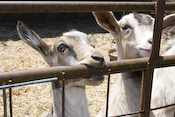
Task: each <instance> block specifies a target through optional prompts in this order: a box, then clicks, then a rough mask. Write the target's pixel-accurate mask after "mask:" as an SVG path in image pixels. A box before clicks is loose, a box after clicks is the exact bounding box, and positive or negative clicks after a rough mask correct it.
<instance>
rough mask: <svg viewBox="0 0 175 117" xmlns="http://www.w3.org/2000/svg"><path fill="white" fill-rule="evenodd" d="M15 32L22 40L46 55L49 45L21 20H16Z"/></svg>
mask: <svg viewBox="0 0 175 117" xmlns="http://www.w3.org/2000/svg"><path fill="white" fill-rule="evenodd" d="M17 32H18V35H19V36H20V38H21V39H22V40H24V42H26V43H27V44H28V45H30V46H31V47H32V48H34V49H36V50H37V51H38V52H40V53H41V54H42V55H43V56H47V54H48V47H49V46H48V45H47V44H46V43H45V42H44V41H42V39H41V38H40V37H39V36H38V35H37V34H36V33H35V32H34V31H33V30H31V29H30V28H29V27H28V26H27V25H25V24H24V23H23V22H22V21H18V22H17Z"/></svg>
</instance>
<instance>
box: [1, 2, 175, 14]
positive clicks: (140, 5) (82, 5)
mask: <svg viewBox="0 0 175 117" xmlns="http://www.w3.org/2000/svg"><path fill="white" fill-rule="evenodd" d="M155 4H156V2H115V1H113V2H108V1H105V2H97V1H96V2H95V1H86V2H85V1H81V2H78V1H77V2H75V1H72V2H71V1H69V2H68V1H0V13H59V12H92V11H115V12H123V11H129V12H130V11H154V10H155ZM174 6H175V2H167V3H166V6H165V10H174Z"/></svg>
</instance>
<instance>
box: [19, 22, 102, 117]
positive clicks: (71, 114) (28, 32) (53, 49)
mask: <svg viewBox="0 0 175 117" xmlns="http://www.w3.org/2000/svg"><path fill="white" fill-rule="evenodd" d="M17 32H18V35H19V36H20V38H21V39H22V40H24V42H26V43H27V44H28V45H29V46H31V47H32V48H34V49H35V50H37V51H38V52H39V53H40V54H41V55H42V57H43V58H44V59H45V61H46V62H47V63H48V64H49V66H51V67H52V66H65V65H79V64H85V65H88V66H91V67H94V68H102V67H103V66H104V57H103V55H102V54H101V53H100V52H99V51H98V50H97V49H95V48H94V43H93V40H92V39H90V38H89V37H88V35H87V34H85V33H83V32H79V31H76V30H73V31H70V32H66V33H63V35H62V36H60V37H56V39H55V40H54V38H52V40H53V43H51V44H47V43H46V42H44V41H43V39H42V38H41V37H39V35H37V34H36V33H35V32H34V31H33V30H32V29H30V28H29V27H28V26H27V25H26V24H24V23H23V22H22V21H18V22H17ZM103 80H104V77H103V76H95V77H91V78H78V79H69V80H65V113H64V114H65V116H66V117H89V116H90V114H89V110H88V102H87V97H86V92H85V86H86V85H93V86H96V85H99V84H100V83H102V82H103ZM51 95H52V109H51V111H50V112H49V113H47V115H43V116H54V117H61V116H62V111H61V110H62V82H61V81H53V82H51Z"/></svg>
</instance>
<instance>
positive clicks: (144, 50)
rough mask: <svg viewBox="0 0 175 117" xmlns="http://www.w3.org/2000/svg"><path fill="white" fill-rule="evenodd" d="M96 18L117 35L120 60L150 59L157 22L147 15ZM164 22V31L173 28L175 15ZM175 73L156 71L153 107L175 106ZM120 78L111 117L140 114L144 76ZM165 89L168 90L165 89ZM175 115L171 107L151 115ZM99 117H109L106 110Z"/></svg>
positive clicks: (106, 13) (99, 14)
mask: <svg viewBox="0 0 175 117" xmlns="http://www.w3.org/2000/svg"><path fill="white" fill-rule="evenodd" d="M93 15H94V17H95V19H96V21H97V23H98V25H99V26H101V27H102V28H104V29H105V30H107V31H108V32H110V33H111V34H112V35H113V37H114V39H115V41H116V46H117V52H118V60H124V59H132V58H140V57H149V55H150V50H151V46H152V36H153V29H154V18H152V17H151V16H150V15H147V14H139V13H130V14H128V15H125V16H124V17H122V19H121V20H119V21H117V20H116V18H115V16H114V14H113V13H112V12H110V11H104V12H93ZM163 20H164V23H163V29H164V30H166V29H168V28H171V27H172V26H174V25H175V14H173V15H168V16H166V17H165V18H164V19H163ZM174 48H175V46H173V47H171V49H169V50H167V52H165V53H164V54H163V55H174V54H175V52H174V51H175V49H174ZM173 49H174V50H173ZM168 71H169V72H168ZM173 71H175V67H168V68H160V69H155V71H154V80H153V90H152V100H151V107H157V106H164V105H166V104H172V103H175V93H174V92H173V89H175V85H174V83H175V79H174V77H175V73H173ZM162 74H164V75H162ZM118 75H119V76H118V77H117V80H116V82H115V84H114V86H113V88H112V89H111V96H110V99H109V112H108V114H109V116H115V115H118V114H126V113H130V112H134V111H138V110H139V100H140V89H141V86H140V85H141V72H129V73H121V74H118ZM165 80H166V82H165ZM160 83H162V84H160ZM165 87H167V89H164V88H165ZM160 111H162V112H160ZM168 111H169V112H168ZM153 112H154V111H153ZM156 112H157V113H156ZM174 112H175V108H174V107H171V108H169V109H162V110H158V111H155V112H154V113H153V114H150V115H151V116H156V117H164V116H166V117H170V116H171V117H174V116H173V115H174ZM97 116H98V117H104V116H105V107H104V108H103V109H102V110H101V111H100V112H99V114H98V115H97ZM134 116H136V115H134Z"/></svg>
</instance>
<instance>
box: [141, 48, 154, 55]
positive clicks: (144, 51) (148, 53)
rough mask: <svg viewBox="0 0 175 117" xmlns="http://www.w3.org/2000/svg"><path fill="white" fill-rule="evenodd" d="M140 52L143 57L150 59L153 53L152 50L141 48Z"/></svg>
mask: <svg viewBox="0 0 175 117" xmlns="http://www.w3.org/2000/svg"><path fill="white" fill-rule="evenodd" d="M140 51H141V52H140V55H142V56H143V57H149V55H150V53H151V49H144V48H140Z"/></svg>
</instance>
